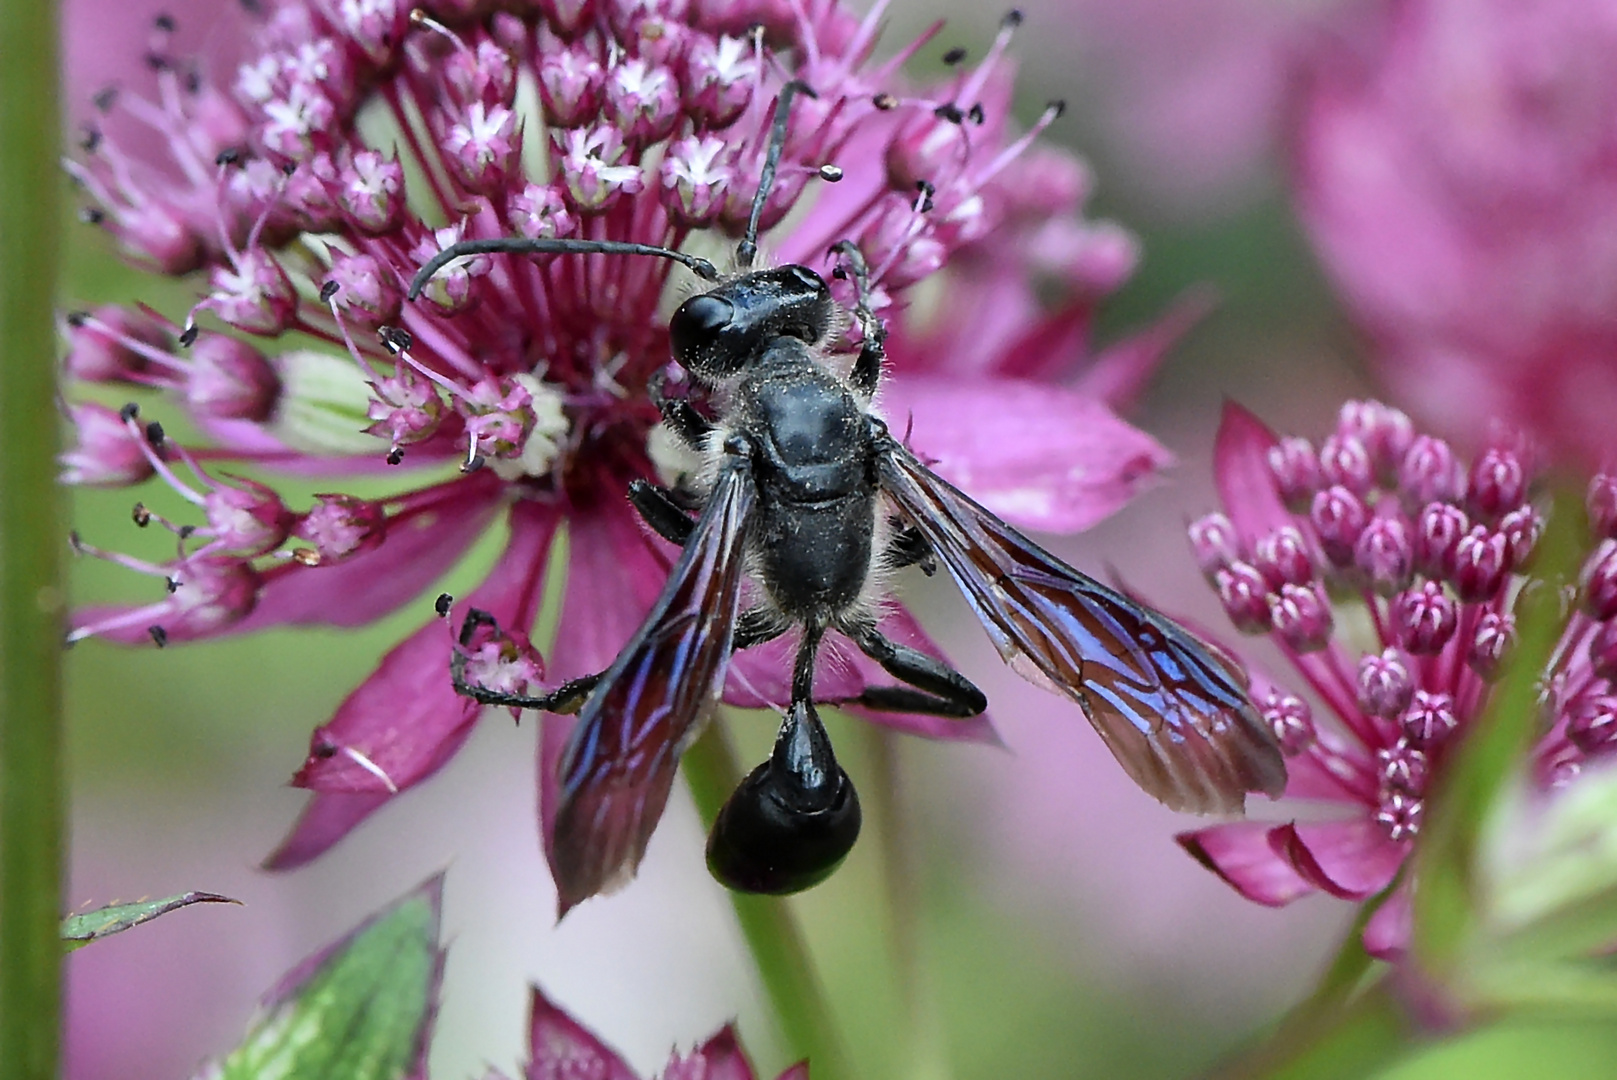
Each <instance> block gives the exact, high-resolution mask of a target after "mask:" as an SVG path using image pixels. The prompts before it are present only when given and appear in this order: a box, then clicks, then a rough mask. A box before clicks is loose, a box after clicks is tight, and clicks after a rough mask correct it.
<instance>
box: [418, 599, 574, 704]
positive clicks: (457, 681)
mask: <svg viewBox="0 0 1617 1080" xmlns="http://www.w3.org/2000/svg"><path fill="white" fill-rule="evenodd" d="M482 626H487V627H490V628H492V629H493V630H494V631H496V632H498V631H499V629H500V624H499V621H498V620H496V619H495V618H494V616H493V615H490V614H489V613H488V612H486V611H483V610H482V609H480V608H472V610H470V611H468V612H467V613H466V621H465V622H463V623H461V624H460V646H461V647H460V648H458V649H456V650H454V652H452V653H451V654H450V656H449V681H450V683H451V684H452V685H453V686H454V688H455V693H457V694H461V695H463V696H465V697H469V698H471V699H472V700H473V701H475V702H477V703H478V704H480V705H508V706H510V707H511V708H514V709H537V710H539V711H540V712H554V713H576V712H577V711H578V710H579V709H581V708H583V707H584V702H585V701H586V700H587V699H588V698H589V696H590V691H591V690H593V689H595V684H596V683H598V682H600V681H601V676H600V675H585V676H582V677H580V678H577V679H571V680H569V681H567V682H564V683H562V684H561V685H560V686H558V687H556V689H554V690H552V691H551V692H550V693H548V694H544V695H542V696H540V697H534V696H531V695H529V694H507V693H504V692H502V691H499V690H490V689H489V688H488V687H486V686H479V685H477V684H476V683H474V682H469V681H467V679H466V660H467V655H466V650H467V649H469V648H471V644H472V635H474V634H475V633H476V632H477V630H478V628H479V627H482Z"/></svg>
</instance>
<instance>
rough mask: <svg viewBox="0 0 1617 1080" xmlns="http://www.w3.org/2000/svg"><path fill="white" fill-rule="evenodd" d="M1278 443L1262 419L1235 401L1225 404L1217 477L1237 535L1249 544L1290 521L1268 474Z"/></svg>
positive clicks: (1216, 449) (1215, 450)
mask: <svg viewBox="0 0 1617 1080" xmlns="http://www.w3.org/2000/svg"><path fill="white" fill-rule="evenodd" d="M1278 441H1279V440H1278V439H1276V438H1275V434H1274V432H1272V431H1270V430H1269V428H1268V426H1267V425H1265V424H1264V422H1263V421H1262V420H1259V419H1258V418H1257V417H1256V416H1253V415H1252V414H1251V413H1250V412H1248V411H1247V410H1246V409H1244V408H1242V407H1241V406H1239V405H1237V404H1235V402H1233V401H1226V402H1225V403H1224V415H1223V418H1222V419H1221V420H1220V421H1219V425H1218V436H1217V438H1216V439H1214V441H1213V479H1214V481H1215V483H1216V484H1217V486H1218V497H1219V499H1220V501H1222V502H1223V503H1224V509H1225V510H1227V511H1228V512H1229V515H1230V520H1231V521H1233V522H1234V523H1235V528H1236V531H1237V532H1238V533H1240V535H1241V539H1243V540H1245V541H1247V542H1248V543H1251V542H1252V541H1253V540H1255V539H1256V538H1258V537H1260V536H1263V535H1265V534H1267V533H1270V532H1273V531H1274V530H1275V529H1277V528H1279V527H1280V526H1281V525H1287V524H1290V523H1291V515H1290V514H1289V513H1287V512H1286V507H1285V504H1284V503H1282V502H1281V501H1280V493H1279V492H1278V491H1277V490H1276V489H1275V484H1274V477H1273V474H1272V473H1271V472H1270V471H1269V448H1270V447H1271V446H1274V445H1275V444H1276V443H1277V442H1278Z"/></svg>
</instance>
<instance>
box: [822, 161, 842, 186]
mask: <svg viewBox="0 0 1617 1080" xmlns="http://www.w3.org/2000/svg"><path fill="white" fill-rule="evenodd" d="M820 179H821V180H824V181H825V182H826V183H828V184H834V183H836V182H837V181H838V180H841V179H842V167H841V166H840V165H821V166H820Z"/></svg>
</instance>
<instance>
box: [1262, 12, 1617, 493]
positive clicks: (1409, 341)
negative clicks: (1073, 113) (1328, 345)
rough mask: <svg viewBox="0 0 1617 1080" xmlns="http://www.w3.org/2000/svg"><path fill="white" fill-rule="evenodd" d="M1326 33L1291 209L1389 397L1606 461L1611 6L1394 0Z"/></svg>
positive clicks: (1309, 67) (1297, 142)
mask: <svg viewBox="0 0 1617 1080" xmlns="http://www.w3.org/2000/svg"><path fill="white" fill-rule="evenodd" d="M1372 13H1373V14H1375V15H1376V16H1378V18H1376V19H1373V20H1370V21H1369V25H1367V26H1360V27H1359V28H1358V29H1359V31H1361V32H1359V33H1356V34H1354V35H1352V36H1351V37H1349V36H1343V37H1337V38H1330V39H1323V40H1321V41H1319V42H1318V43H1317V44H1316V45H1315V47H1314V48H1313V49H1312V51H1311V52H1310V54H1309V55H1308V57H1307V60H1306V63H1305V64H1304V65H1303V67H1302V70H1303V72H1304V76H1303V78H1302V81H1301V83H1300V85H1299V87H1298V97H1297V101H1296V103H1295V110H1294V115H1293V117H1292V122H1291V125H1290V127H1291V131H1290V139H1291V158H1292V170H1293V187H1294V193H1295V199H1296V205H1297V209H1298V212H1299V214H1300V215H1301V217H1302V220H1303V223H1304V225H1305V226H1306V228H1307V230H1308V232H1309V234H1310V236H1311V237H1312V238H1313V241H1314V244H1315V247H1316V248H1317V249H1318V251H1319V254H1320V257H1321V259H1322V260H1323V261H1324V264H1325V267H1326V270H1327V272H1328V273H1329V274H1330V276H1331V278H1332V279H1333V281H1334V282H1335V284H1336V286H1337V288H1338V291H1339V292H1340V294H1341V295H1342V297H1343V298H1344V300H1345V302H1346V304H1347V306H1348V308H1349V310H1350V311H1351V312H1352V314H1353V315H1354V317H1355V318H1356V319H1357V320H1358V321H1359V323H1360V324H1361V325H1362V326H1363V327H1364V329H1365V330H1366V331H1367V332H1368V333H1369V335H1370V336H1371V338H1372V339H1373V341H1374V346H1375V348H1374V352H1373V357H1374V362H1375V363H1376V365H1377V368H1378V370H1379V372H1380V374H1381V376H1382V377H1383V378H1384V380H1385V381H1386V384H1387V385H1388V386H1389V387H1391V389H1392V391H1393V393H1394V395H1395V396H1397V397H1398V398H1399V399H1400V400H1402V401H1404V402H1406V403H1408V404H1409V405H1411V406H1412V407H1413V409H1414V410H1415V411H1416V412H1417V413H1418V414H1419V415H1420V416H1422V417H1424V418H1429V419H1430V420H1431V421H1432V422H1434V423H1435V424H1437V425H1439V426H1440V427H1441V428H1442V429H1443V430H1445V431H1448V432H1451V433H1454V434H1459V435H1465V436H1469V437H1470V439H1471V440H1472V441H1473V442H1476V441H1479V440H1480V439H1481V438H1483V437H1484V436H1485V435H1486V432H1485V431H1483V430H1481V429H1480V428H1479V426H1478V425H1479V422H1480V421H1481V419H1482V418H1487V417H1502V418H1504V419H1506V420H1508V421H1510V422H1512V423H1513V424H1516V425H1518V426H1520V427H1521V428H1523V429H1525V430H1529V431H1531V432H1533V433H1534V434H1535V435H1536V436H1538V437H1539V438H1540V439H1542V440H1543V441H1545V443H1546V444H1547V445H1548V446H1550V447H1551V448H1552V449H1556V450H1564V451H1570V452H1573V453H1578V454H1581V455H1584V456H1585V457H1586V458H1588V459H1590V460H1592V461H1593V462H1596V463H1598V462H1599V461H1600V455H1602V454H1603V453H1604V452H1606V451H1609V450H1610V449H1611V448H1612V446H1613V439H1612V435H1611V432H1612V427H1611V423H1610V413H1611V408H1612V404H1613V402H1617V240H1614V237H1617V127H1614V126H1613V124H1612V123H1611V117H1612V115H1613V112H1614V111H1617V69H1614V68H1613V66H1612V64H1611V62H1610V59H1611V56H1612V55H1613V52H1614V50H1617V10H1614V9H1613V8H1612V7H1611V6H1610V5H1609V4H1604V3H1598V2H1591V0H1545V2H1543V3H1533V4H1521V3H1514V2H1511V0H1483V2H1482V3H1472V2H1466V0H1397V2H1392V0H1384V2H1382V3H1379V4H1378V5H1376V6H1375V8H1373V9H1372Z"/></svg>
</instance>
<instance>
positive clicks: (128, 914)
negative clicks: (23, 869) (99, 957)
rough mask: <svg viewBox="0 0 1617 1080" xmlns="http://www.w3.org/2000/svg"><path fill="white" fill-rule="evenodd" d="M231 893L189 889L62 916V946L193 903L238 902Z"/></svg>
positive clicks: (82, 942) (72, 946)
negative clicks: (189, 890) (223, 893)
mask: <svg viewBox="0 0 1617 1080" xmlns="http://www.w3.org/2000/svg"><path fill="white" fill-rule="evenodd" d="M239 903H241V901H240V900H232V899H231V898H230V897H228V896H220V895H219V894H218V893H211V892H188V893H181V894H180V895H178V896H165V897H164V898H163V899H161V900H142V901H140V902H138V903H134V904H112V905H110V906H108V907H104V908H96V909H95V910H94V911H85V912H82V913H80V914H78V915H69V916H68V917H67V918H65V919H63V920H62V946H63V948H64V949H65V950H66V951H67V952H72V951H73V950H74V949H82V948H84V946H86V945H88V944H90V942H92V941H95V940H96V939H97V938H104V937H108V936H110V935H112V934H117V933H121V932H122V931H124V930H128V929H129V928H130V927H131V926H139V925H140V924H141V923H143V922H151V921H152V920H153V919H155V918H157V917H158V916H159V915H167V914H168V913H169V912H171V911H178V910H179V909H180V908H183V907H190V906H191V905H192V904H239Z"/></svg>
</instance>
